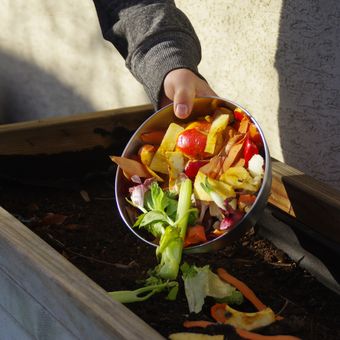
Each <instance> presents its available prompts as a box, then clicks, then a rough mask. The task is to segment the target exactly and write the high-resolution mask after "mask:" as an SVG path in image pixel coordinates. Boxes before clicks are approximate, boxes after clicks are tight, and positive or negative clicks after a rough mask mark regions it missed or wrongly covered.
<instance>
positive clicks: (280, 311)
mask: <svg viewBox="0 0 340 340" xmlns="http://www.w3.org/2000/svg"><path fill="white" fill-rule="evenodd" d="M288 303H289V300H288V299H285V303H284V304H283V306H282V308H281V309H280V310H279V311H278V312H277V313H276V314H277V315H281V314H282V313H283V311H284V310H285V309H286V308H287V306H288Z"/></svg>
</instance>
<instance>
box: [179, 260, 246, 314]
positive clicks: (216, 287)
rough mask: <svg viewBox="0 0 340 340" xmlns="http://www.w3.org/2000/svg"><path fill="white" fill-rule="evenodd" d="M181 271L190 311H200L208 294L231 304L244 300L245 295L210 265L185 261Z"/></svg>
mask: <svg viewBox="0 0 340 340" xmlns="http://www.w3.org/2000/svg"><path fill="white" fill-rule="evenodd" d="M181 271H182V273H183V275H182V278H183V281H184V288H185V294H186V297H187V301H188V305H189V310H190V312H194V313H199V312H200V311H201V310H202V306H203V304H204V300H205V297H206V296H211V297H213V298H215V299H219V300H221V299H223V300H224V301H228V303H230V304H232V303H234V304H240V303H242V302H243V295H242V294H241V293H240V292H239V291H237V290H236V289H235V288H234V287H233V286H231V285H229V284H228V283H226V282H224V281H222V280H221V279H220V278H219V276H218V275H216V274H215V273H213V272H212V271H211V270H210V268H209V266H208V265H207V266H204V267H196V266H195V265H193V266H190V265H188V264H187V263H184V264H183V265H182V266H181Z"/></svg>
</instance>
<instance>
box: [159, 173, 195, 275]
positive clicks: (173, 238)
mask: <svg viewBox="0 0 340 340" xmlns="http://www.w3.org/2000/svg"><path fill="white" fill-rule="evenodd" d="M191 194H192V182H191V180H190V179H186V180H184V181H183V182H182V184H181V187H180V189H179V197H178V205H177V213H176V227H172V226H168V227H167V228H166V231H165V233H164V234H163V235H162V237H161V239H160V242H159V247H158V248H157V251H156V254H157V255H158V256H159V255H160V256H161V260H160V264H159V265H158V266H157V270H158V273H159V275H160V277H161V278H163V279H167V280H175V279H176V278H177V276H178V271H179V265H180V263H181V260H182V251H183V243H184V238H185V235H186V232H187V225H188V218H189V212H190V206H191ZM177 221H178V222H177Z"/></svg>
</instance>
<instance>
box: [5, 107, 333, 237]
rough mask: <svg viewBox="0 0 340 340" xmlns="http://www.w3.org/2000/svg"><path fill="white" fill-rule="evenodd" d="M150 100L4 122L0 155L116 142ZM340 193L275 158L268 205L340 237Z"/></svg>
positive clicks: (141, 116) (146, 113) (145, 113)
mask: <svg viewBox="0 0 340 340" xmlns="http://www.w3.org/2000/svg"><path fill="white" fill-rule="evenodd" d="M152 110H153V109H152V107H151V106H150V105H143V106H136V107H130V108H124V109H116V110H109V111H103V112H95V113H88V114H82V115H77V116H69V117H59V118H49V119H45V120H39V121H32V122H24V123H16V124H10V125H3V126H0V155H37V154H55V153H61V152H65V151H79V150H85V149H89V148H94V147H97V146H102V147H104V148H106V147H109V146H110V145H112V143H113V142H114V139H115V135H114V134H113V133H112V131H114V129H115V128H118V129H120V128H125V129H129V130H131V131H132V130H135V129H136V128H137V127H138V126H139V125H140V124H141V123H142V122H143V121H144V120H145V119H146V117H148V116H149V115H150V114H151V113H152ZM339 197H340V194H339V192H338V191H336V190H334V189H332V188H330V187H328V186H327V185H324V184H323V183H320V182H318V181H316V180H315V179H313V178H311V177H310V176H307V175H305V174H304V173H302V172H301V171H298V170H297V169H294V168H292V167H290V166H288V165H286V164H283V163H281V162H279V161H277V160H273V184H272V193H271V196H270V199H269V202H270V204H272V205H274V206H276V207H277V208H279V209H280V210H282V211H284V212H285V213H287V214H289V215H290V216H293V217H295V218H297V219H298V220H299V221H301V222H302V223H305V224H306V225H309V226H310V227H311V228H313V229H315V230H317V231H319V232H321V233H323V234H324V235H325V236H327V237H328V238H332V239H335V240H336V241H338V242H340V235H339V234H340V232H339V226H340V216H339V214H340V212H339V210H340V209H339V207H340V203H339V202H340V198H339Z"/></svg>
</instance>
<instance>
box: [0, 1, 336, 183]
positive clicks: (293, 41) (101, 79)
mask: <svg viewBox="0 0 340 340" xmlns="http://www.w3.org/2000/svg"><path fill="white" fill-rule="evenodd" d="M176 3H177V5H178V7H179V8H181V9H182V10H183V11H184V12H185V13H186V14H187V15H188V17H189V18H190V20H191V22H192V24H193V26H194V27H195V29H196V32H197V34H198V36H199V38H200V40H201V43H202V49H203V59H202V63H201V64H200V71H201V73H202V74H203V75H204V76H205V77H206V79H207V80H208V81H209V82H210V83H211V85H212V87H213V88H214V89H215V90H216V92H217V93H218V94H219V95H220V96H221V97H225V98H229V99H231V100H234V101H237V102H239V103H240V104H241V105H243V106H245V107H246V108H247V109H248V110H249V111H250V112H251V113H252V114H253V115H254V116H255V118H256V119H257V120H258V121H259V123H260V125H261V126H262V128H263V130H264V132H265V135H266V137H267V140H268V142H269V145H270V149H271V153H272V156H273V157H275V158H277V159H279V160H281V161H284V162H286V163H288V164H290V165H292V166H294V167H296V168H298V169H300V170H302V171H304V172H305V173H307V174H309V175H311V176H313V177H315V178H317V179H319V180H321V181H323V182H325V183H328V184H330V185H332V186H334V187H337V188H338V189H340V112H339V111H340V29H339V27H340V2H339V1H338V0H323V1H322V0H310V1H303V0H295V1H294V0H238V1H232V0H214V1H209V0H177V1H176ZM0 11H1V14H2V20H1V21H0V74H1V78H0V79H1V80H0V120H1V117H2V121H11V120H25V119H34V118H39V117H44V116H51V115H68V114H73V113H79V112H88V111H96V110H103V109H109V108H115V107H120V106H129V105H139V104H144V103H147V102H148V99H147V97H146V96H145V93H144V92H143V89H142V87H141V85H140V84H138V83H137V82H136V80H135V79H134V78H133V77H132V76H131V75H130V74H129V72H128V71H127V70H126V69H125V66H124V61H123V60H122V59H121V57H120V55H119V54H118V53H117V52H116V51H115V49H114V48H113V47H112V46H111V45H110V44H109V43H108V42H106V41H104V40H103V38H102V36H101V33H100V30H99V25H98V22H97V18H96V13H95V9H94V6H93V3H92V1H90V0H88V1H76V2H75V1H71V0H64V1H59V2H57V1H52V0H31V1H29V2H27V1H24V0H16V1H15V2H13V1H12V2H11V1H10V0H0Z"/></svg>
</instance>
